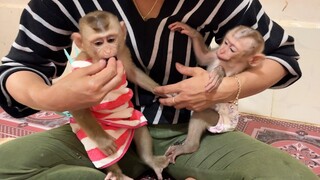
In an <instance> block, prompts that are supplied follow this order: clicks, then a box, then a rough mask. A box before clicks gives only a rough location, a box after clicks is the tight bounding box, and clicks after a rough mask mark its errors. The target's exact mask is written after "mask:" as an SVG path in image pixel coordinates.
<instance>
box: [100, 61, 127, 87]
mask: <svg viewBox="0 0 320 180" xmlns="http://www.w3.org/2000/svg"><path fill="white" fill-rule="evenodd" d="M123 74H124V67H123V64H122V62H121V61H116V75H115V76H113V77H112V78H111V79H109V81H107V82H106V83H105V84H104V87H103V88H102V90H103V91H105V92H109V91H110V90H112V89H114V88H116V87H117V86H118V85H119V83H120V82H121V81H122V80H123Z"/></svg>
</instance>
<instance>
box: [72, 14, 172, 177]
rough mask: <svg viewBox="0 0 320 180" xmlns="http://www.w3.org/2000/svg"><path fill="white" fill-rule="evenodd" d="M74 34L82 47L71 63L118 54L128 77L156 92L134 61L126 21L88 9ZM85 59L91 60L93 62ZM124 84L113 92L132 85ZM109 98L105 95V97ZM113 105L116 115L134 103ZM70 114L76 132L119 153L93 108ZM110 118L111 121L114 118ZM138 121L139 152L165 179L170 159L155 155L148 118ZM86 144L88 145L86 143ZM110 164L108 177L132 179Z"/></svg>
mask: <svg viewBox="0 0 320 180" xmlns="http://www.w3.org/2000/svg"><path fill="white" fill-rule="evenodd" d="M71 38H72V40H73V41H74V43H75V44H76V46H77V47H78V48H79V49H80V50H81V52H80V53H79V55H78V56H77V57H76V61H75V62H74V63H72V66H73V68H74V69H76V68H79V67H81V66H83V64H86V65H90V64H91V63H96V62H98V61H99V60H101V59H104V60H106V61H108V59H109V58H112V57H116V58H117V59H119V60H121V61H122V62H123V65H124V69H125V71H126V75H127V78H128V80H129V81H131V82H133V83H135V84H137V85H139V86H140V87H142V88H144V89H146V90H148V91H150V92H153V89H154V88H155V87H156V86H159V85H158V84H157V83H156V82H154V81H153V80H152V79H151V78H150V77H149V76H147V75H146V74H145V73H144V72H143V71H141V70H140V69H139V68H137V67H136V66H135V64H134V63H133V62H132V59H131V54H130V51H129V49H128V47H127V46H126V44H125V38H126V27H125V24H124V22H123V21H121V22H120V21H119V20H118V18H117V17H116V16H115V15H113V14H111V13H109V12H105V11H94V12H91V13H88V14H87V15H85V16H84V17H82V18H81V19H80V20H79V32H74V33H73V34H72V36H71ZM79 60H81V61H79ZM86 60H90V61H91V62H88V61H86ZM86 65H85V66H86ZM122 86H123V90H115V91H114V92H115V93H114V92H113V93H114V94H116V95H117V94H119V93H120V92H125V93H127V91H128V90H129V89H128V88H127V87H126V82H125V83H123V84H122V85H121V87H122ZM130 92H132V91H130ZM109 94H110V93H109ZM109 94H108V95H107V96H106V98H109V100H110V99H112V98H113V97H111V98H110V96H111V95H110V96H109ZM130 99H131V98H130ZM109 100H108V99H107V100H106V99H105V101H109ZM128 101H130V100H128ZM130 103H131V102H129V104H130ZM114 109H116V110H118V109H120V110H121V111H120V112H113V113H114V115H113V116H115V115H116V114H117V115H119V116H123V115H124V114H128V113H129V114H130V110H131V109H133V106H130V107H128V108H123V105H121V106H119V107H115V108H114ZM114 109H111V110H110V109H107V110H102V111H99V112H98V114H99V113H106V114H107V115H109V114H110V113H111V112H112V111H113V110H114ZM128 111H129V112H128ZM71 114H72V115H73V117H74V118H75V121H76V123H77V125H73V124H72V123H71V125H72V127H73V131H74V132H76V131H77V132H79V131H78V130H79V129H82V130H83V131H84V132H85V134H86V135H87V137H89V139H91V140H92V141H93V143H95V144H96V146H97V147H98V149H100V150H101V151H102V152H103V153H104V154H105V155H107V156H109V157H112V156H113V155H114V154H117V150H118V147H117V144H116V142H115V140H116V139H115V138H114V137H113V136H111V135H110V134H108V133H107V132H106V131H105V129H103V127H102V125H103V121H105V119H103V120H102V121H99V120H97V119H96V117H97V116H94V112H93V111H92V108H91V109H89V108H88V109H82V110H78V111H73V112H71ZM131 117H132V116H131ZM131 117H130V118H131ZM143 118H144V117H143V115H142V114H141V118H140V119H143ZM138 120H139V119H138ZM107 121H108V122H109V123H110V122H111V123H112V120H107ZM114 122H115V121H114ZM138 122H139V123H141V125H140V124H139V123H138V127H136V129H135V132H134V137H133V139H134V141H135V144H136V148H137V152H138V154H139V156H140V158H141V159H142V160H143V161H144V162H145V163H146V164H147V165H148V166H150V167H151V168H152V169H153V170H154V171H155V173H156V175H157V176H158V179H162V170H163V169H164V168H165V167H167V166H168V164H169V159H168V158H167V157H166V156H164V155H162V156H154V155H153V150H152V138H151V136H150V134H149V131H148V129H147V127H146V126H145V125H146V120H145V121H142V122H140V121H138ZM115 123H118V122H115ZM131 123H132V122H131ZM78 137H79V136H78ZM83 144H84V146H85V147H86V145H85V143H83ZM121 157H122V156H121ZM111 164H112V165H111V166H109V167H106V171H107V172H108V173H107V176H106V179H111V178H112V179H114V178H115V179H131V178H129V177H127V176H126V175H124V174H123V173H122V171H121V169H120V167H119V166H118V165H117V163H114V164H113V163H111ZM98 168H99V167H98ZM101 168H105V167H101Z"/></svg>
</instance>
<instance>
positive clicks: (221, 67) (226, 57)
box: [166, 22, 265, 163]
mask: <svg viewBox="0 0 320 180" xmlns="http://www.w3.org/2000/svg"><path fill="white" fill-rule="evenodd" d="M169 28H170V29H171V30H172V31H179V32H180V33H181V34H185V35H187V36H189V37H190V38H191V40H192V45H193V50H194V53H195V55H196V58H197V61H198V64H199V65H201V66H207V70H208V71H209V72H210V73H209V82H208V84H207V85H206V87H205V90H206V91H207V92H210V91H212V90H214V89H216V88H218V86H219V85H220V83H221V81H222V79H223V77H224V76H234V77H235V79H236V81H237V85H238V88H239V89H238V92H237V96H236V100H235V101H234V102H232V103H219V104H216V105H214V106H213V107H212V108H209V109H206V110H204V111H201V112H193V114H192V116H191V119H190V123H189V127H188V135H187V137H186V139H185V141H184V142H183V143H182V144H181V143H179V144H176V145H173V146H170V147H169V148H168V150H167V152H166V155H167V156H169V157H170V162H172V163H174V162H175V158H176V157H177V156H178V155H180V154H186V153H192V152H195V151H197V150H198V148H199V146H200V139H201V136H202V134H203V133H204V131H205V130H206V129H207V130H208V131H210V132H212V133H223V132H228V131H233V130H234V129H235V127H236V125H237V123H238V111H237V110H238V107H237V100H238V97H239V94H240V91H241V82H240V80H239V79H238V77H237V76H236V74H238V73H240V72H242V71H244V70H246V69H248V68H252V67H256V66H259V65H262V61H263V60H264V59H265V55H264V54H263V50H264V39H263V37H262V36H261V34H260V33H259V32H258V31H257V30H254V29H252V28H250V27H247V26H242V25H240V26H236V27H234V28H233V29H231V30H230V31H228V32H227V33H226V35H225V37H224V39H223V41H222V43H221V44H220V46H219V47H217V48H216V49H209V48H208V46H207V45H206V44H205V43H204V40H203V37H202V36H201V34H200V33H199V32H198V31H196V30H195V29H193V28H191V27H190V26H188V25H187V24H184V23H181V22H175V23H172V24H170V25H169Z"/></svg>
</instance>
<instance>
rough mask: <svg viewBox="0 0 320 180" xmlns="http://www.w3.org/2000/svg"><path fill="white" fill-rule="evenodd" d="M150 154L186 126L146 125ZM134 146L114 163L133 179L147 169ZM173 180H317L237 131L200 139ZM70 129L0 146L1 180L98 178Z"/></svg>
mask: <svg viewBox="0 0 320 180" xmlns="http://www.w3.org/2000/svg"><path fill="white" fill-rule="evenodd" d="M149 130H150V133H151V135H152V137H153V143H154V152H155V154H163V153H164V152H165V150H166V149H167V148H168V146H170V145H171V144H173V143H175V142H178V141H183V139H184V138H185V136H186V133H187V124H183V125H157V126H149ZM133 149H134V146H133V147H132V148H130V149H129V151H128V153H127V154H126V155H125V156H124V157H123V158H122V160H121V161H120V162H119V164H120V166H121V168H122V169H123V171H124V173H125V174H127V175H128V176H131V177H137V176H138V175H140V174H141V173H142V172H144V171H145V170H146V168H147V167H146V166H145V165H143V164H142V163H141V161H140V160H139V159H138V158H137V155H136V153H135V152H134V150H133ZM165 170H166V171H167V172H169V173H170V174H171V175H172V176H173V177H175V178H176V179H177V180H180V179H184V178H186V177H190V176H191V177H195V178H197V179H198V180H206V179H210V180H212V179H218V180H220V179H221V180H225V179H235V180H239V179H267V180H269V179H279V180H286V179H290V180H296V179H297V180H313V179H318V178H317V176H316V175H315V174H314V173H313V172H312V171H311V170H310V169H309V168H307V167H306V166H305V165H303V164H301V163H300V162H299V161H298V160H296V159H294V158H293V157H291V156H289V155H288V154H286V153H284V152H282V151H280V150H278V149H276V148H273V147H271V146H269V145H267V144H264V143H261V142H259V141H257V140H255V139H253V138H251V137H249V136H247V135H245V134H244V133H242V132H236V131H235V132H229V133H225V134H219V135H212V134H209V133H208V134H205V135H204V138H203V139H202V141H201V147H200V149H199V150H198V151H197V152H195V153H193V154H188V155H181V156H179V157H178V158H177V159H176V163H175V164H174V165H173V164H171V165H169V167H168V168H166V169H165ZM104 177H105V174H103V173H102V172H101V171H99V170H96V169H94V167H93V165H92V163H91V162H90V160H89V159H88V157H87V155H86V152H85V150H84V148H83V146H82V144H81V143H80V142H79V141H78V139H77V138H76V136H75V135H74V133H73V132H72V131H71V128H70V126H69V125H65V126H62V127H59V128H56V129H53V130H49V131H46V132H41V133H35V134H32V135H29V136H25V137H21V138H18V139H16V140H13V141H9V142H7V143H5V144H3V145H1V146H0V179H28V178H30V179H60V180H63V179H68V180H73V179H101V180H103V179H104Z"/></svg>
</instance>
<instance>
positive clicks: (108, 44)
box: [82, 28, 121, 62]
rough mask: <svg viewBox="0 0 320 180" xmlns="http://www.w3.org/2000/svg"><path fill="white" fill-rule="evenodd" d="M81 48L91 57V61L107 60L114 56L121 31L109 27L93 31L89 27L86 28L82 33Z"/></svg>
mask: <svg viewBox="0 0 320 180" xmlns="http://www.w3.org/2000/svg"><path fill="white" fill-rule="evenodd" d="M82 34H83V35H82V38H83V39H82V42H83V49H84V50H85V51H86V53H87V54H88V55H89V56H90V57H91V58H92V61H93V62H97V61H99V60H100V59H105V60H108V59H109V58H110V57H116V56H117V53H118V49H119V48H120V47H119V42H120V41H121V35H120V34H121V31H118V29H117V30H113V29H109V30H106V31H103V32H95V31H94V30H93V29H91V28H86V30H84V31H83V33H82Z"/></svg>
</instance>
